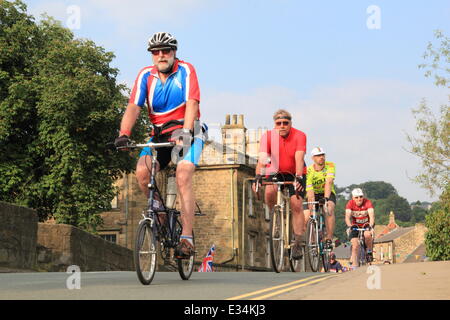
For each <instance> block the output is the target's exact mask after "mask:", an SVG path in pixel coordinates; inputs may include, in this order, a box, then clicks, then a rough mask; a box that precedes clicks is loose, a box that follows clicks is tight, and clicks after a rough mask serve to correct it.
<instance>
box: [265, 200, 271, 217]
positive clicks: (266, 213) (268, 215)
mask: <svg viewBox="0 0 450 320" xmlns="http://www.w3.org/2000/svg"><path fill="white" fill-rule="evenodd" d="M264 218H265V219H266V220H267V221H270V210H269V206H268V205H267V204H265V203H264Z"/></svg>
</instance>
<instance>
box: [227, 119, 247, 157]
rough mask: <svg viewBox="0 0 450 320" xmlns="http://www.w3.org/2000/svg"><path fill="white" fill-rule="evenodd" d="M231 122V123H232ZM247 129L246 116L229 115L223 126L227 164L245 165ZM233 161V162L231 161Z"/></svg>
mask: <svg viewBox="0 0 450 320" xmlns="http://www.w3.org/2000/svg"><path fill="white" fill-rule="evenodd" d="M230 120H231V121H230ZM246 133H247V128H245V126H244V115H242V114H241V115H239V117H238V115H237V114H233V115H229V114H227V115H226V116H225V125H224V126H222V141H223V145H224V146H225V148H226V155H225V157H226V162H227V163H230V161H231V163H239V164H244V163H245V153H246V143H247V141H246V140H247V139H246V138H247V137H246V136H247V134H246ZM230 159H232V160H230Z"/></svg>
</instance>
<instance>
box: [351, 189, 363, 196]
mask: <svg viewBox="0 0 450 320" xmlns="http://www.w3.org/2000/svg"><path fill="white" fill-rule="evenodd" d="M352 197H364V193H363V191H362V190H361V189H360V188H355V189H353V190H352Z"/></svg>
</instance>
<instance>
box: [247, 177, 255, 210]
mask: <svg viewBox="0 0 450 320" xmlns="http://www.w3.org/2000/svg"><path fill="white" fill-rule="evenodd" d="M247 194H248V196H247V200H248V201H247V203H248V216H249V217H254V216H255V210H254V207H253V190H252V185H251V184H250V183H249V184H247Z"/></svg>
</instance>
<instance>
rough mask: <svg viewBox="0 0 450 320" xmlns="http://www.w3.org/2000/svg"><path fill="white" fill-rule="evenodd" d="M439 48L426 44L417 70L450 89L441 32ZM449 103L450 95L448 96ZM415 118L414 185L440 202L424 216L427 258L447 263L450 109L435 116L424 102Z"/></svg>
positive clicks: (449, 49) (449, 61)
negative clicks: (416, 171)
mask: <svg viewBox="0 0 450 320" xmlns="http://www.w3.org/2000/svg"><path fill="white" fill-rule="evenodd" d="M435 37H436V40H438V41H439V42H440V44H439V47H438V48H437V49H436V45H435V44H433V43H431V42H430V43H429V44H428V46H427V50H426V52H425V54H424V59H425V60H426V62H425V63H423V64H421V65H419V68H423V69H425V77H434V84H435V85H436V86H437V87H443V88H447V89H449V88H450V86H449V84H450V39H449V38H448V37H447V36H445V35H444V34H443V33H442V32H441V31H436V32H435ZM448 97H449V100H450V95H448ZM413 114H414V115H415V118H416V131H417V133H418V135H419V138H416V137H412V136H410V135H408V136H407V138H408V141H409V143H410V146H411V151H410V152H412V153H413V154H415V155H417V156H418V157H420V159H421V161H422V168H423V172H422V173H421V174H419V175H418V176H416V177H415V178H414V179H413V181H414V182H416V183H418V184H420V185H421V186H422V187H423V188H424V189H426V190H427V191H428V192H429V194H430V195H431V196H433V195H435V194H437V193H440V201H438V202H437V203H435V204H433V206H432V208H431V210H430V212H431V213H430V214H428V215H426V217H425V219H426V223H425V225H426V226H427V228H428V232H427V233H426V236H425V238H426V240H425V244H426V248H427V256H428V257H430V258H431V260H448V259H450V246H449V245H448V244H449V243H450V213H449V211H450V210H449V209H450V208H449V206H450V183H449V172H450V171H449V167H450V163H449V161H450V160H449V159H450V148H449V136H450V126H449V125H448V124H449V123H450V110H449V105H448V104H444V105H441V106H440V114H439V116H436V115H435V114H434V113H433V112H432V109H431V107H430V106H428V105H427V101H426V100H425V99H423V100H422V102H421V104H420V106H419V107H418V108H417V109H413Z"/></svg>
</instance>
